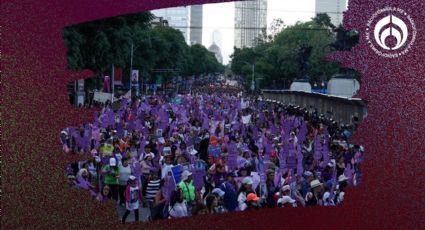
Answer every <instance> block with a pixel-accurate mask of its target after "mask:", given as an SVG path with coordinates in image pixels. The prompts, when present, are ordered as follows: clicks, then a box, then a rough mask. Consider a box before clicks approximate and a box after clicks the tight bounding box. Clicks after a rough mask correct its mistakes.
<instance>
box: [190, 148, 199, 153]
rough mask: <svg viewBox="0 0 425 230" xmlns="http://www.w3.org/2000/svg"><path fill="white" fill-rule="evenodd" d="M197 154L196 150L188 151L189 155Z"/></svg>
mask: <svg viewBox="0 0 425 230" xmlns="http://www.w3.org/2000/svg"><path fill="white" fill-rule="evenodd" d="M197 153H198V151H196V149H193V148H192V150H190V155H196V154H197Z"/></svg>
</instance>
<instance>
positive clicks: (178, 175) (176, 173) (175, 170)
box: [171, 165, 184, 185]
mask: <svg viewBox="0 0 425 230" xmlns="http://www.w3.org/2000/svg"><path fill="white" fill-rule="evenodd" d="M183 171H184V167H183V166H182V165H176V166H174V167H172V168H171V174H172V176H173V179H174V183H175V184H176V185H177V184H178V183H180V181H181V180H182V173H183Z"/></svg>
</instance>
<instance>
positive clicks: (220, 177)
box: [213, 164, 226, 188]
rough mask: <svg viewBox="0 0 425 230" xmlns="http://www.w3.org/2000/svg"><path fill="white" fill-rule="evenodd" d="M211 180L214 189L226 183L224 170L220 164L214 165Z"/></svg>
mask: <svg viewBox="0 0 425 230" xmlns="http://www.w3.org/2000/svg"><path fill="white" fill-rule="evenodd" d="M213 180H214V184H215V187H216V188H218V187H219V186H220V185H221V184H222V183H223V182H224V181H226V169H225V167H224V166H223V165H222V164H217V165H216V167H215V174H214V176H213Z"/></svg>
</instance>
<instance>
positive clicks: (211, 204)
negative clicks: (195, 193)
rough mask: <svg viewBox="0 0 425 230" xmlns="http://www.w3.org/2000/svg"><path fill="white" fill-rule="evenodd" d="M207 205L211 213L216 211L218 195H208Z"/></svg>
mask: <svg viewBox="0 0 425 230" xmlns="http://www.w3.org/2000/svg"><path fill="white" fill-rule="evenodd" d="M205 205H206V206H207V209H208V213H209V214H213V213H216V208H217V207H218V200H217V197H216V196H214V195H213V194H210V195H208V196H207V197H206V198H205Z"/></svg>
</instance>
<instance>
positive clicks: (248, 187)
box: [238, 177, 255, 211]
mask: <svg viewBox="0 0 425 230" xmlns="http://www.w3.org/2000/svg"><path fill="white" fill-rule="evenodd" d="M252 184H253V181H252V178H251V177H245V178H244V179H243V181H242V186H241V188H240V189H239V195H238V204H239V210H240V211H244V210H245V209H246V208H248V205H247V202H246V197H247V195H248V194H249V193H255V192H254V191H253V190H252Z"/></svg>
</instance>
